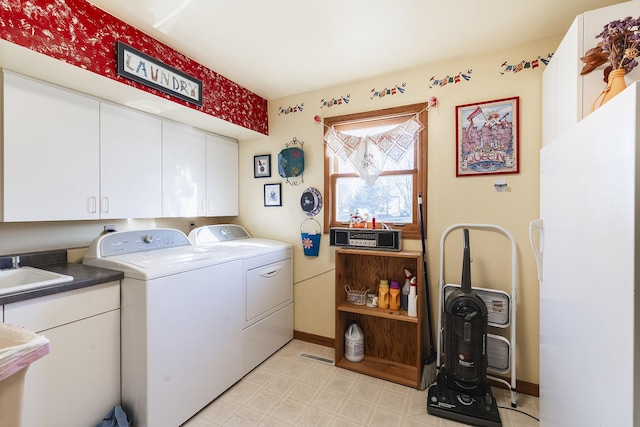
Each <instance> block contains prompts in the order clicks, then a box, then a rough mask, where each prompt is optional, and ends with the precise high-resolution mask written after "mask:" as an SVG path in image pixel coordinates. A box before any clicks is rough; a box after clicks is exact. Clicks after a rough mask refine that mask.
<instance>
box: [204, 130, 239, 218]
mask: <svg viewBox="0 0 640 427" xmlns="http://www.w3.org/2000/svg"><path fill="white" fill-rule="evenodd" d="M206 141H207V145H206V150H207V213H206V214H207V216H237V215H238V142H237V141H232V140H229V139H226V138H223V137H221V136H218V135H211V134H207V136H206Z"/></svg>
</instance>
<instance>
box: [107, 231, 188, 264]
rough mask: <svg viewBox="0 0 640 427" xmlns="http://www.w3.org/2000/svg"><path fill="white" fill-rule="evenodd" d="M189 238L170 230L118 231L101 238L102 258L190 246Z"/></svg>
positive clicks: (179, 232)
mask: <svg viewBox="0 0 640 427" xmlns="http://www.w3.org/2000/svg"><path fill="white" fill-rule="evenodd" d="M190 245H191V243H190V242H189V239H188V238H187V236H186V235H185V234H184V233H183V232H181V231H179V230H173V229H169V228H157V229H151V230H137V231H118V232H114V233H109V234H105V235H104V236H102V237H101V238H100V244H99V247H100V254H99V255H100V257H102V258H106V257H109V256H113V255H122V254H130V253H135V252H144V251H149V250H157V249H163V248H173V247H178V246H190Z"/></svg>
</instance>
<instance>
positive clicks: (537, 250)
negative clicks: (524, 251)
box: [529, 219, 544, 280]
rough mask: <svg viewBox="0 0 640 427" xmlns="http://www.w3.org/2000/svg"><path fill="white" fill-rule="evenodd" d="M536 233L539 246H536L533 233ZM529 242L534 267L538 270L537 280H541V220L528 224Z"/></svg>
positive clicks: (542, 229) (542, 236)
mask: <svg viewBox="0 0 640 427" xmlns="http://www.w3.org/2000/svg"><path fill="white" fill-rule="evenodd" d="M536 230H537V231H538V241H539V243H540V244H539V245H536V239H535V232H536ZM529 242H530V243H531V248H532V249H533V255H534V256H535V258H536V267H537V268H538V280H542V260H543V251H544V222H543V221H542V219H536V220H534V221H531V222H530V223H529Z"/></svg>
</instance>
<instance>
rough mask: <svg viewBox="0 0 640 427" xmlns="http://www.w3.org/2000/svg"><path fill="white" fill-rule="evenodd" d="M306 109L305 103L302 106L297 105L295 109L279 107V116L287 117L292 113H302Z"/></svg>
mask: <svg viewBox="0 0 640 427" xmlns="http://www.w3.org/2000/svg"><path fill="white" fill-rule="evenodd" d="M303 109H304V102H303V103H302V104H296V105H294V106H293V107H287V108H283V107H278V115H279V116H281V115H283V114H284V115H285V116H286V115H287V114H290V113H297V112H300V111H302V110H303Z"/></svg>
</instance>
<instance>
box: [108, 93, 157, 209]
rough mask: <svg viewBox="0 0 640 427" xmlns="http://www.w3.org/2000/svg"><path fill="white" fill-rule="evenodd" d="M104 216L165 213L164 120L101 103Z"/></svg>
mask: <svg viewBox="0 0 640 427" xmlns="http://www.w3.org/2000/svg"><path fill="white" fill-rule="evenodd" d="M100 164H101V167H100V189H101V192H100V217H101V218H159V217H161V216H162V121H161V120H160V119H159V118H157V117H153V116H150V115H148V114H144V113H140V112H138V111H135V110H131V109H128V108H123V107H119V106H116V105H112V104H107V103H101V104H100Z"/></svg>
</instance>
